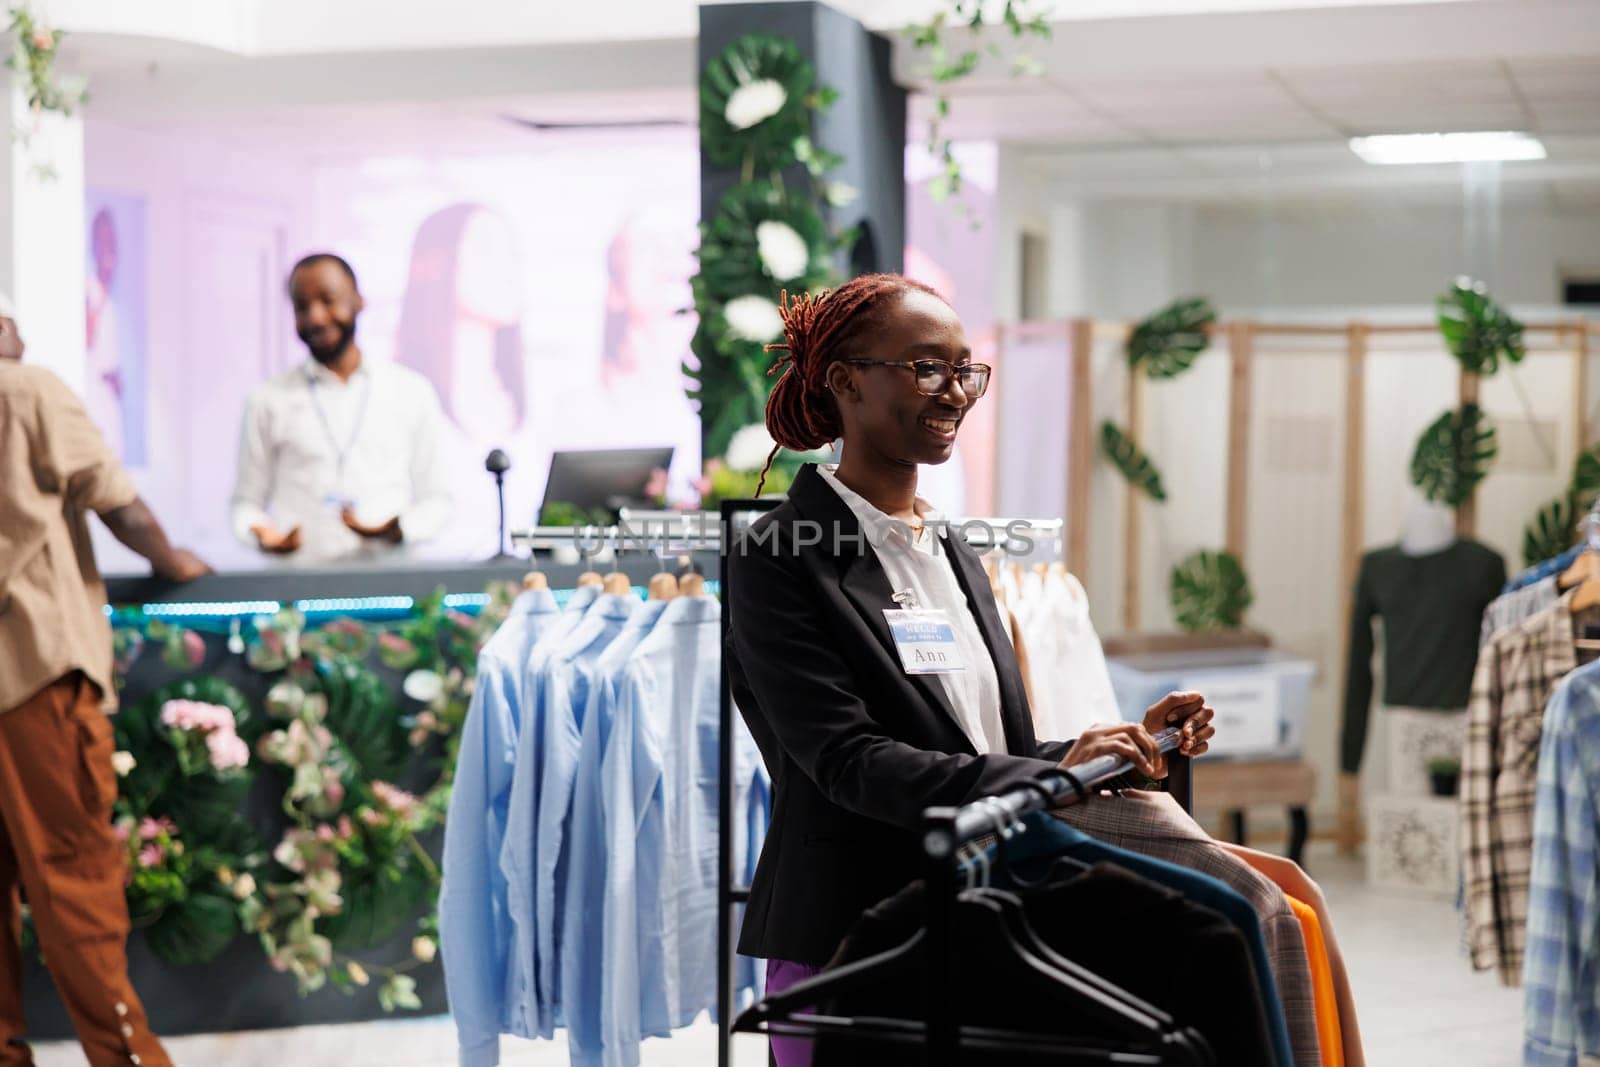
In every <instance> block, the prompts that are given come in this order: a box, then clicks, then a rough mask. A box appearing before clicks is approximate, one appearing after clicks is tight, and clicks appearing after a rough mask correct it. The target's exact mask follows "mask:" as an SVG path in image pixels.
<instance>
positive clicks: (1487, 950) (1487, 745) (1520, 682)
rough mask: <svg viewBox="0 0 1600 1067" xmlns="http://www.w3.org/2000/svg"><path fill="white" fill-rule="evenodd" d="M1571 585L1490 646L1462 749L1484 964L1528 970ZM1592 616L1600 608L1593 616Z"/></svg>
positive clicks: (1571, 626)
mask: <svg viewBox="0 0 1600 1067" xmlns="http://www.w3.org/2000/svg"><path fill="white" fill-rule="evenodd" d="M1572 597H1573V592H1572V591H1568V592H1567V593H1566V594H1564V595H1563V596H1562V597H1561V599H1560V600H1558V601H1556V603H1555V604H1553V605H1551V606H1550V607H1548V608H1546V609H1545V610H1544V611H1542V612H1540V613H1539V614H1537V615H1535V616H1533V617H1532V618H1529V619H1527V620H1526V621H1525V622H1523V623H1521V624H1520V625H1518V626H1514V627H1512V628H1511V629H1509V630H1503V631H1501V632H1500V633H1499V634H1498V635H1496V636H1495V638H1494V639H1493V640H1491V641H1490V642H1489V644H1487V645H1485V646H1484V649H1483V654H1482V655H1481V656H1480V657H1479V659H1478V669H1477V672H1476V674H1475V675H1474V678H1473V685H1472V699H1471V700H1470V701H1469V703H1468V705H1467V741H1466V747H1465V748H1464V749H1463V751H1462V756H1461V874H1462V880H1463V885H1464V899H1463V907H1464V911H1465V914H1466V922H1467V937H1468V944H1469V947H1470V951H1471V955H1472V965H1473V967H1474V968H1476V969H1477V970H1480V971H1481V970H1489V969H1491V968H1494V969H1496V970H1498V971H1499V974H1500V979H1501V981H1502V982H1503V983H1505V984H1506V985H1508V986H1515V985H1516V984H1517V983H1518V982H1519V981H1520V979H1521V975H1522V951H1523V944H1524V940H1525V937H1526V921H1527V915H1528V880H1529V872H1530V868H1531V866H1532V862H1533V860H1532V855H1533V807H1534V794H1535V789H1536V785H1537V773H1538V761H1539V744H1540V736H1541V733H1542V730H1543V720H1544V712H1545V706H1546V705H1547V704H1548V703H1549V702H1550V696H1551V694H1552V693H1553V692H1554V691H1555V688H1556V686H1557V684H1559V683H1560V681H1561V679H1562V678H1564V677H1566V676H1567V675H1568V674H1569V673H1571V672H1572V671H1573V670H1574V669H1576V668H1577V666H1578V659H1579V657H1578V650H1577V646H1576V643H1575V641H1576V634H1577V633H1578V632H1581V630H1580V628H1581V625H1582V621H1583V620H1582V619H1580V618H1578V617H1575V616H1574V615H1573V614H1572V608H1571V604H1572ZM1585 614H1586V615H1592V614H1595V613H1592V612H1591V613H1585ZM1597 617H1600V616H1597Z"/></svg>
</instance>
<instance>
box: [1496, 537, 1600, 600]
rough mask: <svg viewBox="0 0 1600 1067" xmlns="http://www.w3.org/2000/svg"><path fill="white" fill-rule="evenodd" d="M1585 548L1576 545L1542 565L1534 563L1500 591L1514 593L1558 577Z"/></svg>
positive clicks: (1576, 559) (1574, 561)
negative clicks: (1535, 583)
mask: <svg viewBox="0 0 1600 1067" xmlns="http://www.w3.org/2000/svg"><path fill="white" fill-rule="evenodd" d="M1587 547H1588V546H1587V545H1576V546H1574V547H1572V548H1569V549H1567V550H1566V551H1565V552H1563V553H1561V555H1559V556H1555V557H1553V558H1551V559H1547V560H1545V561H1544V562H1542V563H1535V564H1534V565H1533V566H1531V567H1527V568H1525V569H1523V570H1522V571H1521V572H1520V573H1519V574H1518V575H1517V576H1516V577H1515V578H1512V579H1511V580H1510V581H1509V582H1507V583H1506V584H1505V588H1504V589H1502V590H1501V591H1502V592H1505V593H1511V592H1515V591H1516V590H1518V589H1521V588H1523V587H1524V586H1528V585H1532V584H1533V583H1534V582H1537V581H1541V580H1543V579H1545V578H1550V577H1553V576H1555V575H1559V574H1560V573H1561V572H1562V571H1564V570H1566V569H1567V568H1568V567H1570V566H1572V565H1573V564H1574V563H1576V562H1577V561H1578V557H1579V556H1581V555H1583V550H1584V549H1585V548H1587Z"/></svg>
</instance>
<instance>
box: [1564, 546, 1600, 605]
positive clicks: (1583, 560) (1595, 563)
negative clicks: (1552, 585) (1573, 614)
mask: <svg viewBox="0 0 1600 1067" xmlns="http://www.w3.org/2000/svg"><path fill="white" fill-rule="evenodd" d="M1591 578H1600V553H1595V552H1593V551H1589V550H1586V551H1584V552H1580V553H1579V554H1578V558H1577V559H1575V560H1573V561H1572V566H1570V567H1568V568H1567V569H1566V570H1564V571H1562V572H1561V577H1559V578H1557V579H1556V588H1557V589H1560V590H1562V591H1563V592H1565V591H1566V590H1568V589H1571V588H1572V587H1573V586H1575V585H1582V584H1583V583H1584V582H1586V581H1588V580H1589V579H1591ZM1573 610H1577V609H1576V608H1574V609H1573Z"/></svg>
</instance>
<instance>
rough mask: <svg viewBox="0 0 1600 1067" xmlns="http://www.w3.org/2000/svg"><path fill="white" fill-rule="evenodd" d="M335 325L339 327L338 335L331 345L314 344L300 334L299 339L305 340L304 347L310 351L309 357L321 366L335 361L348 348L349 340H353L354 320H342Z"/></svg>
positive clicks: (354, 335) (354, 331)
mask: <svg viewBox="0 0 1600 1067" xmlns="http://www.w3.org/2000/svg"><path fill="white" fill-rule="evenodd" d="M337 325H338V327H339V337H338V339H337V340H336V341H334V343H333V344H331V345H327V346H321V345H315V344H312V343H311V341H310V340H309V339H308V338H307V336H306V335H305V334H301V335H300V340H302V341H304V342H305V346H306V348H307V349H309V350H310V352H311V358H312V359H314V360H316V361H317V362H318V363H321V364H322V365H323V366H327V365H328V364H329V363H334V362H337V361H338V359H339V357H340V356H342V355H344V354H345V352H347V351H348V350H349V348H350V342H352V341H354V340H355V337H356V324H355V323H354V322H343V323H339V324H337Z"/></svg>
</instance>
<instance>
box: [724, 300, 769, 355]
mask: <svg viewBox="0 0 1600 1067" xmlns="http://www.w3.org/2000/svg"><path fill="white" fill-rule="evenodd" d="M722 313H723V316H724V317H725V318H726V319H727V320H728V332H729V333H731V334H732V335H733V336H734V337H736V338H738V339H739V340H741V341H753V342H756V343H758V344H763V343H767V342H771V341H775V340H777V339H778V338H779V337H781V336H783V318H782V316H780V315H779V314H778V305H777V303H776V302H775V301H772V300H769V299H768V298H767V297H764V296H755V295H750V296H740V297H735V298H734V299H732V300H730V301H728V303H727V306H726V307H724V308H723V309H722Z"/></svg>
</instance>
